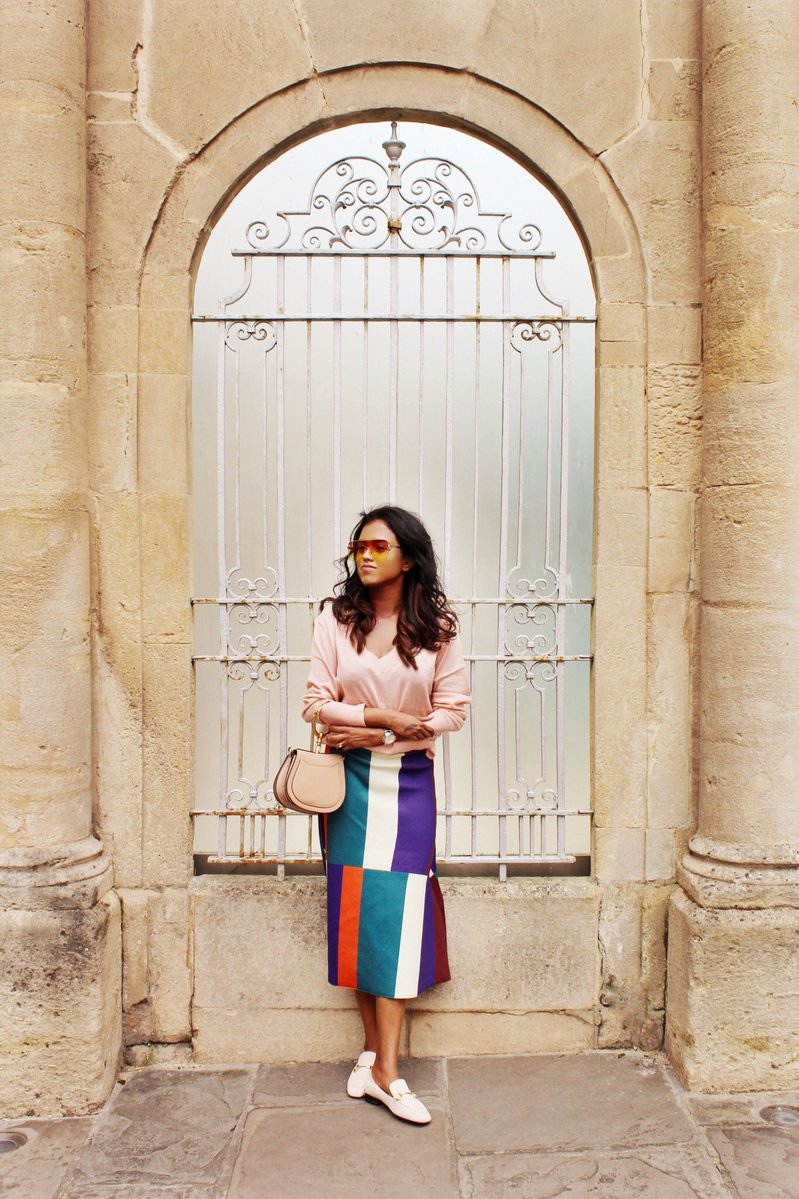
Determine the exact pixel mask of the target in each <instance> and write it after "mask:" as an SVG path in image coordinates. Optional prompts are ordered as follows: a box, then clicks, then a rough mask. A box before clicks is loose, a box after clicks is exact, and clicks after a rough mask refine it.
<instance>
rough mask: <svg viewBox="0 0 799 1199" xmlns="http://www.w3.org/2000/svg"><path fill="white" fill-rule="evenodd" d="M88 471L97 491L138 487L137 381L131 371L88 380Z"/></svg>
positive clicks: (126, 489)
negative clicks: (126, 373)
mask: <svg viewBox="0 0 799 1199" xmlns="http://www.w3.org/2000/svg"><path fill="white" fill-rule="evenodd" d="M89 397H90V399H89V413H90V418H89V419H90V425H89V474H90V480H91V486H92V490H93V491H94V492H101V493H105V492H119V491H135V490H136V385H135V380H134V379H132V378H131V376H130V375H92V376H91V379H90V380H89Z"/></svg>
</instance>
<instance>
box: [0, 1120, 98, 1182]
mask: <svg viewBox="0 0 799 1199" xmlns="http://www.w3.org/2000/svg"><path fill="white" fill-rule="evenodd" d="M94 1124H95V1121H94V1120H86V1119H83V1120H58V1121H56V1120H53V1121H50V1120H36V1121H32V1122H30V1123H26V1122H25V1121H8V1122H4V1123H3V1124H2V1125H0V1140H1V1139H2V1138H3V1134H4V1133H9V1132H13V1133H16V1134H17V1135H21V1136H24V1137H25V1144H24V1145H22V1146H21V1147H20V1148H19V1149H17V1150H15V1151H14V1152H13V1153H8V1154H4V1155H3V1164H2V1166H0V1175H2V1180H3V1196H4V1199H53V1196H54V1195H55V1194H56V1193H57V1192H58V1188H59V1186H60V1184H61V1180H62V1178H63V1177H64V1174H65V1173H66V1171H67V1170H68V1169H69V1167H70V1166H71V1165H72V1163H73V1161H74V1160H75V1158H76V1157H77V1155H78V1153H79V1152H80V1150H81V1147H82V1146H83V1144H84V1142H85V1141H86V1139H87V1138H88V1137H89V1136H90V1135H91V1132H92V1129H93V1127H94Z"/></svg>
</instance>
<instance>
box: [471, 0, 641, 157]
mask: <svg viewBox="0 0 799 1199" xmlns="http://www.w3.org/2000/svg"><path fill="white" fill-rule="evenodd" d="M575 61H580V62H581V63H582V64H583V70H581V71H579V72H575V71H574V70H573V63H574V62H575ZM611 64H613V69H612V70H611ZM472 66H473V69H474V70H475V71H476V72H477V73H478V74H480V75H484V76H486V77H487V78H490V79H495V80H496V81H497V82H498V83H501V84H504V85H505V86H506V87H509V88H511V89H512V90H513V91H516V92H519V93H521V94H522V95H526V96H529V97H530V98H531V99H533V100H535V102H536V103H537V104H540V105H541V107H542V108H544V109H546V110H547V111H548V112H550V113H552V115H553V116H554V117H556V119H557V120H558V121H560V122H561V123H562V124H563V125H565V126H566V128H567V129H569V130H570V131H571V132H572V133H573V134H574V136H575V137H577V138H578V139H579V140H580V141H581V142H583V144H584V145H586V146H588V147H589V149H591V150H593V151H595V152H599V151H601V150H603V149H604V148H605V147H606V146H609V145H611V144H612V143H613V142H615V141H617V140H618V139H619V138H620V137H623V136H624V135H625V134H626V133H627V132H628V131H629V130H630V129H631V128H633V127H634V126H635V125H636V123H637V122H638V121H639V120H640V118H641V44H640V12H639V9H638V7H637V5H636V4H635V3H633V2H632V0H622V2H621V3H617V4H614V5H613V6H612V7H609V6H608V5H606V4H602V3H601V2H599V0H588V2H587V3H584V4H581V5H580V6H579V7H572V6H568V7H566V6H564V5H563V4H559V3H557V0H544V2H543V3H538V4H535V5H531V4H528V3H526V2H525V0H507V2H506V3H503V4H501V5H495V6H494V8H493V9H492V12H491V19H490V21H489V23H488V26H487V28H486V32H485V35H484V37H483V40H482V42H481V44H480V48H479V53H478V54H477V56H476V58H475V60H474V62H473V64H472ZM586 96H594V97H597V98H598V97H601V103H595V104H586V102H585V98H586Z"/></svg>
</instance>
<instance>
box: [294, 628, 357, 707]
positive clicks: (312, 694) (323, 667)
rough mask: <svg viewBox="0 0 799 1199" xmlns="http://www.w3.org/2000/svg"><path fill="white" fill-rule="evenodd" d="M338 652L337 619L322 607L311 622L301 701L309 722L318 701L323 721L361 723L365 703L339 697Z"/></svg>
mask: <svg viewBox="0 0 799 1199" xmlns="http://www.w3.org/2000/svg"><path fill="white" fill-rule="evenodd" d="M337 666H338V652H337V649H336V619H335V617H334V616H333V613H332V611H330V610H329V609H327V608H325V609H323V611H322V612H320V613H319V616H318V618H317V620H316V624H315V625H314V633H313V644H312V646H311V665H310V669H309V671H308V682H307V683H306V686H305V695H304V697H303V701H302V718H303V720H307V721H308V723H309V724H310V723H311V721H312V720H313V714H314V712H315V711H316V709H317V708H318V707H319V705H320V704H324V708H323V709H322V712H321V713H320V717H319V718H320V720H321V721H322V723H323V724H327V725H334V724H345V725H357V726H363V725H364V724H365V723H366V722H365V720H364V715H363V713H364V708H365V704H345V703H342V702H341V701H340V698H339V697H340V694H341V692H340V688H339V685H338V681H337V678H336V672H337Z"/></svg>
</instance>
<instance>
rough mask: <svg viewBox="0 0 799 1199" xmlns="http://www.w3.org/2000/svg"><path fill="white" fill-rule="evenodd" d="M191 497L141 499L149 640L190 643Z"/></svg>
mask: <svg viewBox="0 0 799 1199" xmlns="http://www.w3.org/2000/svg"><path fill="white" fill-rule="evenodd" d="M188 508H189V505H188V499H187V498H186V497H185V496H177V495H170V494H165V495H164V494H158V495H143V496H142V498H141V555H142V557H141V570H142V633H143V636H144V639H145V641H147V642H164V643H173V644H174V643H189V642H191V640H192V617H191V606H190V602H189V597H190V595H191V584H190V580H189V549H188V544H189V511H188Z"/></svg>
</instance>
